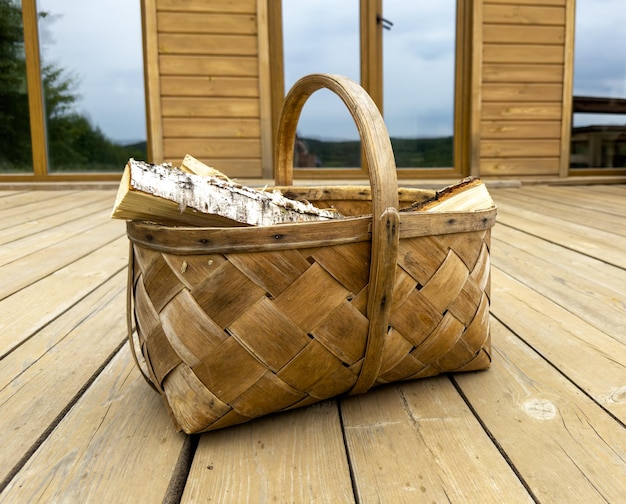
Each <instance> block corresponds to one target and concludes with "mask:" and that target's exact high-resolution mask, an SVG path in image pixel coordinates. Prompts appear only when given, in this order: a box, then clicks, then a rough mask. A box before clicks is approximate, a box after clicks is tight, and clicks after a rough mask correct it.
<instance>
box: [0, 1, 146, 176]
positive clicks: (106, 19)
mask: <svg viewBox="0 0 626 504" xmlns="http://www.w3.org/2000/svg"><path fill="white" fill-rule="evenodd" d="M0 9H2V13H1V21H0V29H1V30H2V31H1V34H0V44H2V46H3V47H0V66H1V67H2V79H0V82H1V84H0V103H1V104H2V109H1V110H0V114H1V116H0V122H1V123H2V126H0V127H3V128H7V131H3V132H2V134H1V136H2V140H0V173H12V174H16V173H23V174H24V175H25V176H27V177H28V176H32V175H36V176H37V177H44V178H45V177H47V176H48V175H49V174H55V175H60V174H64V175H65V176H66V177H67V176H70V177H72V174H78V173H85V172H92V173H93V172H99V173H102V172H116V173H120V172H121V171H122V169H123V167H124V165H125V163H126V161H127V160H128V158H129V157H137V158H141V159H144V158H145V157H146V142H145V138H146V126H145V103H144V96H143V89H144V86H143V64H142V50H141V48H142V46H141V18H140V5H139V3H135V2H126V1H125V0H108V1H106V2H105V1H104V0H97V1H93V2H73V1H69V0H63V1H52V0H39V1H38V2H37V1H35V0H22V2H21V3H20V2H17V1H15V0H0ZM9 70H10V71H9Z"/></svg>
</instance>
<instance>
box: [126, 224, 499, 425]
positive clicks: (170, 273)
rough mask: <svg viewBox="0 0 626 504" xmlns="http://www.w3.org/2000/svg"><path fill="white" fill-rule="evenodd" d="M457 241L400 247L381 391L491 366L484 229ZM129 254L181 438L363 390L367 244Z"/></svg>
mask: <svg viewBox="0 0 626 504" xmlns="http://www.w3.org/2000/svg"><path fill="white" fill-rule="evenodd" d="M463 235H464V236H462V237H459V236H457V235H443V236H437V237H421V238H412V239H409V240H401V241H400V250H401V253H400V254H399V257H398V267H397V269H396V279H395V284H394V291H393V306H392V312H391V315H390V319H389V324H390V328H389V331H388V333H387V336H386V339H385V346H384V351H383V366H382V369H381V371H380V375H379V377H378V378H377V383H381V384H382V383H388V382H392V381H397V380H404V379H413V378H417V377H425V376H431V375H435V374H438V373H441V372H447V371H455V370H459V369H463V370H468V369H481V368H484V367H486V366H488V365H489V352H490V349H489V346H488V308H489V299H488V292H486V291H487V289H488V286H489V285H488V278H489V248H488V242H489V232H488V231H487V232H485V231H478V232H472V233H463ZM453 247H454V248H453ZM465 247H472V248H474V249H475V251H473V252H472V253H466V252H464V251H461V250H460V249H463V248H465ZM135 249H136V257H137V260H136V266H135V267H136V268H137V270H139V274H138V277H137V281H136V284H135V288H134V293H135V299H136V305H137V308H136V317H137V322H138V328H139V332H140V335H141V341H143V342H145V352H144V354H145V358H146V360H147V361H148V362H149V363H150V368H151V369H153V370H154V371H153V372H154V377H155V379H156V380H157V384H158V386H159V387H162V389H164V391H165V393H164V396H165V397H164V398H165V399H166V401H167V403H168V407H169V408H170V409H171V411H172V414H173V416H174V417H175V418H176V419H177V420H176V421H177V422H178V424H179V426H180V427H181V428H182V429H184V430H186V431H188V432H199V431H204V430H211V429H214V428H218V427H221V426H224V425H226V424H227V422H231V421H232V422H242V421H246V420H249V419H250V418H254V417H256V416H259V415H264V414H267V413H269V412H273V411H279V410H283V409H288V408H292V407H298V406H299V405H302V404H309V403H311V402H315V401H318V400H322V399H325V398H328V397H333V396H336V395H338V394H342V393H346V392H348V391H349V390H350V389H351V387H352V386H353V385H354V383H355V382H356V379H357V376H358V373H359V369H360V365H361V363H362V359H363V355H364V352H365V344H366V340H367V333H368V327H369V322H368V319H367V317H366V315H365V304H366V303H365V301H366V299H367V291H368V284H367V278H368V271H369V264H368V261H367V257H368V255H367V252H368V249H369V245H368V244H364V243H363V242H357V243H354V244H351V245H345V244H341V245H337V246H335V247H328V248H323V249H322V248H315V249H301V250H289V251H285V250H278V251H272V252H262V253H250V254H241V253H234V254H224V255H215V254H206V255H188V256H174V255H172V254H163V253H161V252H154V251H150V250H145V249H143V247H139V246H135ZM433 250H434V253H433ZM433 256H435V257H437V258H438V262H436V261H434V260H433ZM468 263H469V265H468ZM183 264H184V266H183ZM346 271H347V272H349V274H346V273H345V272H346ZM202 275H204V278H202ZM363 279H365V280H363ZM161 282H167V287H166V286H161V285H160V283H161ZM191 392H193V394H194V397H196V398H197V400H194V401H193V402H192V403H191V404H190V403H189V401H187V400H186V399H185V397H188V395H189V394H190V393H191ZM207 402H208V403H213V404H214V407H208V406H207ZM198 403H201V404H202V405H201V406H199V404H198Z"/></svg>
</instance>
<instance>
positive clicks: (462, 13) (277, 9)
mask: <svg viewBox="0 0 626 504" xmlns="http://www.w3.org/2000/svg"><path fill="white" fill-rule="evenodd" d="M268 1H269V5H270V8H269V9H270V10H269V19H270V26H271V28H272V29H271V30H270V47H272V49H273V50H274V51H276V52H274V53H273V54H275V55H276V54H280V58H279V57H274V58H273V59H272V61H271V62H270V63H271V74H272V82H274V84H275V86H276V89H280V90H281V91H280V99H279V98H278V97H277V96H273V97H272V102H273V103H272V109H273V110H274V120H273V121H272V123H273V136H274V135H275V133H276V130H277V126H278V118H279V115H280V106H281V103H279V101H280V102H282V97H283V96H284V95H285V92H286V90H285V89H284V60H283V54H284V52H283V41H282V36H283V35H282V34H283V24H282V8H281V5H282V1H280V2H272V1H271V0H268ZM473 8H474V1H473V0H469V1H460V0H457V2H456V32H455V68H454V80H455V83H454V109H453V110H454V125H453V135H454V152H453V161H454V166H452V167H438V168H431V167H422V168H420V167H409V168H404V167H403V168H399V169H397V174H398V178H403V179H407V178H431V179H432V178H442V179H444V178H454V177H459V176H466V175H469V174H473V173H474V172H475V171H476V170H477V169H478V163H477V162H472V149H471V131H472V127H473V123H472V115H471V112H472V79H473V74H472V72H473V68H474V64H473V58H474V55H473V46H474V43H475V35H474V30H473V28H474V16H473ZM359 15H360V20H359V26H360V67H361V69H360V75H361V77H360V78H361V82H360V84H361V86H363V88H364V89H365V90H366V91H367V92H368V94H369V95H370V96H371V97H372V99H373V100H374V102H375V103H376V104H377V105H378V108H379V109H380V110H381V112H382V113H383V117H384V110H383V71H382V69H383V51H382V44H383V27H382V24H381V23H380V21H379V19H380V17H383V0H359ZM294 175H295V176H297V177H298V178H310V179H320V178H326V179H354V178H363V177H367V169H366V168H365V167H363V166H362V167H361V169H358V168H357V169H355V168H296V169H294Z"/></svg>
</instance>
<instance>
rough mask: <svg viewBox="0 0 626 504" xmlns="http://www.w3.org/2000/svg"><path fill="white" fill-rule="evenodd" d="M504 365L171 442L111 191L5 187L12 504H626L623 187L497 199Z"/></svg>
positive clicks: (496, 313)
mask: <svg viewBox="0 0 626 504" xmlns="http://www.w3.org/2000/svg"><path fill="white" fill-rule="evenodd" d="M492 194H493V196H494V199H495V200H496V202H497V203H498V205H499V212H498V224H497V225H496V227H495V228H494V231H493V239H492V310H491V311H492V339H493V347H494V351H493V357H494V360H493V366H492V368H491V369H490V370H489V371H486V372H479V373H471V374H459V375H454V376H442V377H437V378H434V379H427V380H422V381H415V382H407V383H402V384H396V385H392V386H386V387H382V388H379V389H376V390H374V391H372V392H370V393H368V394H366V395H364V396H359V397H352V398H347V399H342V400H339V401H328V402H324V403H322V404H319V405H315V406H312V407H309V408H306V409H302V410H298V411H293V412H289V413H285V414H280V415H275V416H271V417H268V418H264V419H261V420H258V421H254V422H251V423H249V424H245V425H241V426H237V427H234V428H229V429H225V430H222V431H216V432H213V433H208V434H204V435H202V436H191V437H188V436H185V435H183V434H179V433H177V432H175V430H174V429H173V428H172V426H171V424H170V420H169V418H168V416H167V414H166V412H165V408H164V407H163V405H162V404H161V402H160V398H159V397H158V396H157V395H156V394H155V393H154V392H153V391H152V390H151V389H150V388H149V387H148V386H147V384H146V383H145V382H144V380H143V378H142V377H141V376H140V374H139V372H138V370H137V369H135V366H134V363H133V361H132V359H131V356H130V352H129V349H128V345H126V344H125V338H126V326H125V315H124V313H125V303H126V301H125V288H126V286H125V282H126V262H127V251H128V248H127V247H128V243H127V239H126V236H125V228H124V224H123V223H122V222H119V221H111V220H109V218H108V216H109V213H110V210H111V207H112V204H113V198H114V192H113V191H110V190H100V191H81V192H79V191H42V190H39V191H30V192H29V191H3V192H0V230H1V231H0V243H1V246H0V356H1V357H0V358H1V365H0V405H1V406H0V432H2V443H1V444H0V472H1V474H0V482H1V483H0V502H3V503H26V502H29V503H30V502H45V503H79V502H80V503H90V502H98V503H100V502H137V503H142V504H143V503H160V502H168V503H169V502H184V503H192V502H194V503H195V502H233V503H244V502H254V503H257V502H289V503H292V502H295V503H307V502H320V503H331V502H333V503H334V502H359V503H370V502H372V503H373V502H384V503H398V502H410V503H417V502H437V503H439V502H460V503H467V502H480V503H484V502H497V503H502V502H506V503H518V502H533V501H535V502H543V503H556V502H559V503H561V502H563V503H565V502H567V503H575V502H581V503H586V504H587V503H594V502H610V503H619V502H626V429H625V423H626V225H625V224H626V186H624V185H620V186H576V187H569V186H568V187H550V186H523V187H521V188H508V189H502V188H501V189H493V190H492Z"/></svg>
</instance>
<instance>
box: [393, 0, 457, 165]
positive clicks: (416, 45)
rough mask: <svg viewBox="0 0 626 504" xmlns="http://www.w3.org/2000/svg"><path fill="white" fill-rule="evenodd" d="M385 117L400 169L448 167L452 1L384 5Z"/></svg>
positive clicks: (403, 1) (401, 0) (399, 0)
mask: <svg viewBox="0 0 626 504" xmlns="http://www.w3.org/2000/svg"><path fill="white" fill-rule="evenodd" d="M383 9H384V17H385V18H386V19H389V20H390V21H391V22H393V26H392V27H391V29H389V30H383V36H384V43H383V68H384V74H383V75H384V80H383V89H384V112H385V122H386V124H387V128H388V129H389V135H390V136H391V143H392V145H393V149H394V153H395V156H396V164H397V166H398V168H407V167H438V168H443V167H452V166H453V164H454V160H453V131H454V82H455V80H454V66H455V33H456V0H445V1H440V2H433V1H432V0H416V1H411V2H407V1H406V0H384V2H383Z"/></svg>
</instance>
